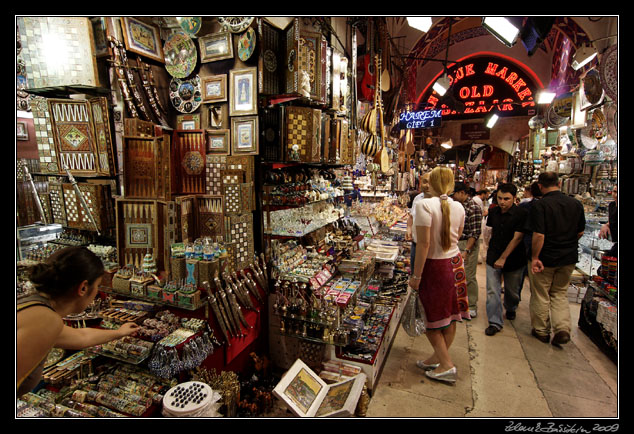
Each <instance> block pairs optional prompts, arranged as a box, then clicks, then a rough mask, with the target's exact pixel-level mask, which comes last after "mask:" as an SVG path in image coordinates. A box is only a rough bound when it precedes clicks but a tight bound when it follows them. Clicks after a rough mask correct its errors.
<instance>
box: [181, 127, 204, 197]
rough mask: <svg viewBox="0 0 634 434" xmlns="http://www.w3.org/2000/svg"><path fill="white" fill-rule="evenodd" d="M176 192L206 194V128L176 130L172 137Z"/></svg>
mask: <svg viewBox="0 0 634 434" xmlns="http://www.w3.org/2000/svg"><path fill="white" fill-rule="evenodd" d="M172 143H173V146H172V171H173V174H174V177H175V179H174V181H175V183H174V184H173V185H174V186H175V188H174V191H173V193H174V194H204V193H205V191H206V187H205V181H206V180H205V167H206V163H205V160H206V155H207V148H206V146H207V145H206V132H205V130H175V131H174V134H173V139H172Z"/></svg>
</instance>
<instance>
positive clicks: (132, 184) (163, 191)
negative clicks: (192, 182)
mask: <svg viewBox="0 0 634 434" xmlns="http://www.w3.org/2000/svg"><path fill="white" fill-rule="evenodd" d="M171 174H172V171H171V159H170V141H169V136H168V137H167V140H166V138H165V137H163V136H161V137H151V136H124V137H123V180H124V195H125V197H126V198H130V199H159V200H170V199H171V195H172V180H171Z"/></svg>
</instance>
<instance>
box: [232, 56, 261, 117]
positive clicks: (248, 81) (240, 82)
mask: <svg viewBox="0 0 634 434" xmlns="http://www.w3.org/2000/svg"><path fill="white" fill-rule="evenodd" d="M257 71H258V68H256V67H251V68H243V69H232V70H231V71H229V87H230V92H231V97H230V98H229V116H243V115H256V114H258V106H257V98H256V95H257V93H256V92H257V88H256V86H257V73H258V72H257Z"/></svg>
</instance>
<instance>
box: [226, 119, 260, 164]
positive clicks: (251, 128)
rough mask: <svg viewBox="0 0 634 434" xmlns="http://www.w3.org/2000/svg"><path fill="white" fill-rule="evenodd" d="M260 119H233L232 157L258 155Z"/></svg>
mask: <svg viewBox="0 0 634 434" xmlns="http://www.w3.org/2000/svg"><path fill="white" fill-rule="evenodd" d="M258 152H259V150H258V117H257V116H240V117H234V118H231V155H257V154H258Z"/></svg>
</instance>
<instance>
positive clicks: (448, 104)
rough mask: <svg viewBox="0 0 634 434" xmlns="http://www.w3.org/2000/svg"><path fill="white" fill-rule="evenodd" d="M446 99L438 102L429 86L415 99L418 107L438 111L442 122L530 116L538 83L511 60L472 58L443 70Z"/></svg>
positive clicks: (539, 84) (487, 56) (538, 87)
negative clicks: (492, 115) (446, 81)
mask: <svg viewBox="0 0 634 434" xmlns="http://www.w3.org/2000/svg"><path fill="white" fill-rule="evenodd" d="M446 72H447V76H448V77H449V82H450V87H449V91H448V93H450V95H449V98H447V96H445V97H444V98H441V97H440V96H439V95H438V94H437V93H436V92H435V91H434V90H433V89H432V86H431V85H432V84H433V82H431V83H429V85H428V86H427V88H426V90H425V91H424V92H423V93H422V94H421V95H420V97H419V107H424V108H425V109H426V110H440V111H441V113H442V117H443V118H445V119H467V118H473V117H484V116H486V114H487V113H489V112H492V111H494V110H495V111H498V112H499V113H500V114H501V115H502V116H504V115H507V116H508V115H510V116H532V115H534V114H535V112H536V103H535V100H534V95H535V93H536V92H537V90H538V89H540V88H541V87H542V86H541V83H537V80H535V79H533V77H531V74H528V73H526V72H525V71H524V69H523V68H521V67H520V66H519V65H518V64H515V63H514V62H513V61H512V59H506V58H503V57H497V56H493V55H486V56H474V57H470V58H467V59H464V60H463V61H461V62H458V63H455V64H453V65H451V66H449V67H448V68H447V71H446Z"/></svg>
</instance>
